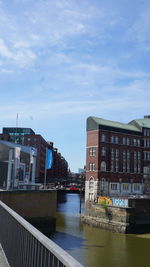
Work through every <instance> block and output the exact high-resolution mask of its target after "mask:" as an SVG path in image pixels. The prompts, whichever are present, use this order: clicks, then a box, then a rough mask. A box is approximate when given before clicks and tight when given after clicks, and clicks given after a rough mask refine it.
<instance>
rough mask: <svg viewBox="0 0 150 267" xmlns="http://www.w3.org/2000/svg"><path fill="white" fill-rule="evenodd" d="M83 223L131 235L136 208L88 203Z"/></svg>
mask: <svg viewBox="0 0 150 267" xmlns="http://www.w3.org/2000/svg"><path fill="white" fill-rule="evenodd" d="M82 221H83V222H85V223H87V224H89V225H93V226H96V227H99V228H102V229H105V230H110V231H114V232H119V233H129V232H131V231H132V227H133V225H134V208H124V207H115V206H108V205H100V204H93V203H91V202H86V204H85V214H84V216H83V217H82Z"/></svg>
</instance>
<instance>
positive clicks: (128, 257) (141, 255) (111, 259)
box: [52, 194, 150, 267]
mask: <svg viewBox="0 0 150 267" xmlns="http://www.w3.org/2000/svg"><path fill="white" fill-rule="evenodd" d="M83 210H84V199H81V212H82V213H83ZM79 212H80V195H78V194H65V195H64V196H63V197H62V199H61V201H60V202H59V203H58V208H57V226H56V232H55V233H54V234H53V236H52V240H53V241H54V242H55V243H57V244H58V245H59V246H61V247H62V248H63V249H65V250H66V251H67V252H68V253H69V254H71V255H72V256H73V257H74V258H76V259H77V260H78V261H79V262H81V263H82V264H83V265H84V266H85V267H147V266H150V234H146V235H124V234H116V233H111V232H108V231H104V230H101V229H98V228H95V227H90V226H88V225H85V224H82V223H81V222H80V214H79Z"/></svg>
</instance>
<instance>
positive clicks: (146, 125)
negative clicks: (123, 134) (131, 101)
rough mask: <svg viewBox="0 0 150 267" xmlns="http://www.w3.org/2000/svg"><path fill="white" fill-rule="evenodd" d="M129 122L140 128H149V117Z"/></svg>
mask: <svg viewBox="0 0 150 267" xmlns="http://www.w3.org/2000/svg"><path fill="white" fill-rule="evenodd" d="M130 124H132V125H133V124H134V125H135V124H136V125H138V126H139V127H140V128H150V118H143V119H137V120H133V121H131V122H130Z"/></svg>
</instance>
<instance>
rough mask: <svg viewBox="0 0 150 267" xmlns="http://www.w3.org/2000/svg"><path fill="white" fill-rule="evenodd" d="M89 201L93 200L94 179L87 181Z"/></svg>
mask: <svg viewBox="0 0 150 267" xmlns="http://www.w3.org/2000/svg"><path fill="white" fill-rule="evenodd" d="M89 200H90V201H93V200H94V178H93V177H91V178H90V180H89Z"/></svg>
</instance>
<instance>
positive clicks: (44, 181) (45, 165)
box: [44, 147, 47, 189]
mask: <svg viewBox="0 0 150 267" xmlns="http://www.w3.org/2000/svg"><path fill="white" fill-rule="evenodd" d="M46 163H47V147H46V155H45V173H44V189H46V173H47V169H46Z"/></svg>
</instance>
